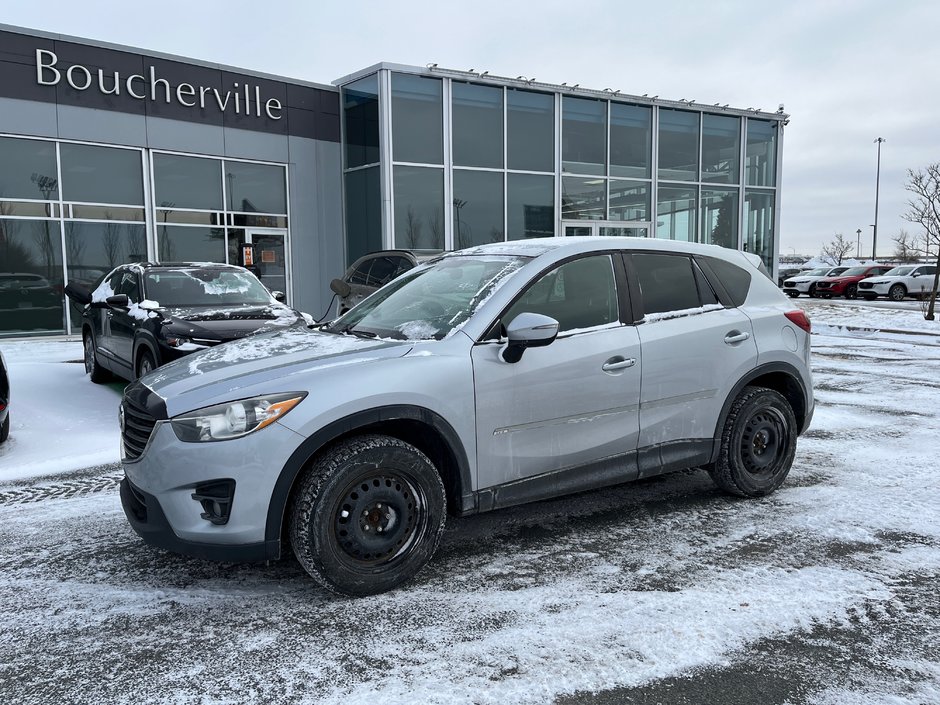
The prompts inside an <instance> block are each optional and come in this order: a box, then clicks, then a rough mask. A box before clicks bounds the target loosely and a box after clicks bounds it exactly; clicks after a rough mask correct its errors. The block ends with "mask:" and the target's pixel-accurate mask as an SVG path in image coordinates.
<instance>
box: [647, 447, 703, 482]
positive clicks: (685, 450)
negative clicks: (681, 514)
mask: <svg viewBox="0 0 940 705" xmlns="http://www.w3.org/2000/svg"><path fill="white" fill-rule="evenodd" d="M714 446H715V439H713V438H696V439H690V440H684V441H670V442H669V443H658V444H656V445H653V446H647V447H645V448H641V449H640V451H639V452H638V453H637V467H638V468H639V470H640V474H639V479H642V478H645V477H653V476H655V475H662V474H663V473H667V472H672V471H673V470H684V469H685V468H695V467H698V466H700V465H706V464H708V463H709V462H710V461H711V458H712V451H713V449H714Z"/></svg>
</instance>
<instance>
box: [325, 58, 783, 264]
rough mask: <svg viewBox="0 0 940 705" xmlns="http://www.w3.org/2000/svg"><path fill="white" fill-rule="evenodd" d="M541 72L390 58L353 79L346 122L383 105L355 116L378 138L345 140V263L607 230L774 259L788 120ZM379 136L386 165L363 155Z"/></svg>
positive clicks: (380, 153)
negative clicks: (396, 63) (486, 70)
mask: <svg viewBox="0 0 940 705" xmlns="http://www.w3.org/2000/svg"><path fill="white" fill-rule="evenodd" d="M532 83H533V82H532V81H529V80H527V79H525V78H524V77H520V78H518V79H515V80H513V79H503V78H490V79H487V78H485V77H484V76H480V75H475V74H472V73H467V72H459V71H449V70H437V69H434V68H431V69H429V70H427V71H423V70H420V69H418V70H415V71H414V72H409V71H405V70H397V69H392V68H379V69H377V70H376V73H374V74H372V75H370V76H367V77H366V78H358V79H357V80H356V81H354V82H351V83H349V84H347V85H346V86H344V87H343V91H344V96H346V97H345V98H344V100H343V105H344V110H345V120H346V123H345V124H347V125H349V124H351V123H352V122H353V120H354V117H355V115H356V114H358V113H357V111H358V112H362V111H363V110H364V108H363V106H366V105H367V106H368V110H369V111H370V114H371V115H376V114H377V115H379V116H381V115H383V114H384V115H385V117H384V118H383V119H381V120H380V119H378V118H373V119H371V120H368V121H366V120H362V119H359V118H356V119H359V123H362V124H365V123H368V124H369V126H370V127H369V130H368V132H369V134H368V137H367V138H363V137H361V136H357V137H356V140H357V142H356V144H355V145H347V147H346V155H347V161H346V179H345V184H346V198H347V201H346V209H347V210H346V213H347V244H348V248H347V249H348V259H349V260H350V261H352V260H353V259H355V257H357V256H358V255H361V254H364V253H365V252H367V251H371V250H375V249H381V247H403V248H408V249H424V250H426V249H431V250H452V249H460V248H463V247H468V246H471V245H476V244H481V243H487V242H493V241H499V240H519V239H525V238H533V237H560V236H569V235H589V234H594V235H598V234H600V235H612V236H621V235H630V236H636V237H659V238H666V239H673V240H681V241H686V242H702V243H710V244H716V245H720V246H723V247H732V248H738V247H740V248H746V249H748V250H749V251H751V252H758V253H759V254H760V255H761V256H762V257H763V258H764V261H765V263H766V265H767V266H768V268H770V269H772V268H773V266H774V257H775V254H776V243H775V240H774V238H775V237H776V225H775V216H776V212H775V207H776V203H777V200H776V190H777V184H776V180H777V174H776V172H777V169H778V162H779V157H778V152H779V149H780V145H779V140H778V130H779V129H780V125H781V122H782V120H783V118H781V119H780V120H775V119H772V118H769V119H768V118H765V115H764V114H759V115H758V116H755V117H751V113H747V112H746V111H743V110H735V109H731V110H728V109H727V106H725V108H718V107H712V108H704V109H701V108H698V106H693V104H692V103H688V105H685V104H684V102H683V104H682V105H679V104H677V103H676V102H670V103H669V104H667V105H663V104H660V102H657V100H656V99H649V100H648V101H646V100H643V99H637V98H634V99H633V100H634V102H630V100H629V99H626V98H625V99H620V98H618V97H617V94H616V93H615V92H611V91H604V92H601V91H584V90H583V89H579V88H578V87H577V86H575V87H572V88H569V87H564V86H558V87H552V86H545V85H544V84H536V85H532ZM347 92H348V95H347ZM383 106H385V107H384V108H383ZM383 109H384V111H385V112H384V113H383ZM359 123H357V124H359ZM381 125H385V127H384V128H382V127H381ZM347 129H349V128H347ZM383 129H385V130H386V133H385V134H384V135H383V132H382V130H383ZM356 135H361V128H360V132H357V133H356ZM366 142H368V143H369V144H377V145H378V149H377V150H373V151H372V152H370V155H371V156H370V157H368V159H378V161H377V162H368V163H366V158H361V159H359V160H358V161H354V160H353V158H352V157H351V156H350V155H351V154H352V150H353V149H354V148H355V149H357V150H360V151H361V145H362V144H363V143H366ZM357 169H364V170H370V171H369V173H368V174H365V173H363V174H357V173H356V172H357ZM383 203H384V204H388V207H387V209H386V210H384V212H383V209H382V204H383ZM352 204H355V205H352ZM586 221H589V222H586Z"/></svg>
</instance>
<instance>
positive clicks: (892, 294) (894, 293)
mask: <svg viewBox="0 0 940 705" xmlns="http://www.w3.org/2000/svg"><path fill="white" fill-rule="evenodd" d="M905 296H907V289H905V288H904V285H903V284H895V285H894V286H892V287H891V288H890V289H888V298H889V299H891V300H892V301H904V297H905Z"/></svg>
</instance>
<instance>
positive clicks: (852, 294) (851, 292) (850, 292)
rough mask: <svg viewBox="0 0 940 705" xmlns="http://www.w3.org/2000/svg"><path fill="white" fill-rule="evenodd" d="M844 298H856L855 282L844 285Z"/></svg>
mask: <svg viewBox="0 0 940 705" xmlns="http://www.w3.org/2000/svg"><path fill="white" fill-rule="evenodd" d="M845 298H847V299H855V298H858V287H857V286H856V285H855V284H849V285H848V286H847V287H845Z"/></svg>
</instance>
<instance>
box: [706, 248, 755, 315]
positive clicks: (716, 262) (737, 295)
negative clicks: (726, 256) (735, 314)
mask: <svg viewBox="0 0 940 705" xmlns="http://www.w3.org/2000/svg"><path fill="white" fill-rule="evenodd" d="M702 259H703V260H704V261H705V264H706V265H707V266H708V267H709V268H710V269H711V271H712V272H713V273H714V275H715V276H716V277H718V281H719V283H720V284H721V286H722V287H723V288H724V290H725V291H726V292H728V296H729V297H730V298H731V303H732V304H733V305H734V306H741V305H743V304H744V301H745V300H746V299H747V292H748V291H750V289H751V276H752V275H751V273H750V272H749V271H747V270H746V269H744V268H743V267H739V266H738V265H736V264H731V262H728V261H726V260H723V259H718V258H717V257H703V258H702Z"/></svg>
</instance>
